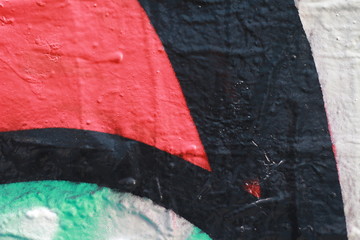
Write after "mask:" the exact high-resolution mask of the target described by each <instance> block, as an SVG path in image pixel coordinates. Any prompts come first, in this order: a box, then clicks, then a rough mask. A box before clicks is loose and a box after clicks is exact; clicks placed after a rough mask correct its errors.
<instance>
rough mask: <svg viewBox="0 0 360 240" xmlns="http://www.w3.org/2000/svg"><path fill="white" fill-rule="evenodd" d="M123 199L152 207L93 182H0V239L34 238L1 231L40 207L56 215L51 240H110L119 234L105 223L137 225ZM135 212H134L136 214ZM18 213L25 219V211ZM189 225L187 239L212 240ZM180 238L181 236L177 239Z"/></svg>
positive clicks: (146, 200) (145, 202)
mask: <svg viewBox="0 0 360 240" xmlns="http://www.w3.org/2000/svg"><path fill="white" fill-rule="evenodd" d="M125 199H128V200H127V201H128V202H132V201H133V200H134V202H138V203H140V204H142V202H143V203H144V204H145V205H146V206H154V205H153V204H152V203H151V201H150V200H148V199H140V198H138V197H135V196H133V195H131V194H128V193H116V192H114V191H112V190H111V189H108V188H101V187H98V186H97V185H96V184H87V183H71V182H66V181H41V182H26V183H13V184H6V185H0V217H1V216H6V219H5V218H4V217H3V218H4V220H3V221H1V219H0V240H14V239H22V240H30V239H31V240H32V239H33V238H29V237H26V236H25V235H26V234H25V235H24V234H23V235H21V234H20V235H19V234H18V235H16V234H13V233H10V234H9V233H6V231H5V232H1V231H2V230H4V226H5V227H6V226H8V225H9V221H13V222H14V224H16V222H19V221H18V220H17V219H20V217H19V216H20V215H19V214H18V213H19V212H21V211H22V212H24V210H25V211H26V210H30V209H34V208H39V207H42V208H44V209H45V210H46V209H48V210H49V211H50V213H55V214H56V215H57V218H58V222H57V224H58V226H57V229H56V233H55V234H54V237H53V238H52V239H51V240H99V239H104V240H112V239H113V238H111V236H112V234H113V233H116V234H118V233H119V231H118V230H117V229H115V230H116V231H115V230H113V229H110V228H111V227H110V225H111V224H110V225H105V226H104V222H114V223H116V224H113V225H111V226H119V224H117V223H118V222H120V220H117V219H118V218H121V219H122V222H121V223H123V225H126V224H127V219H129V224H132V226H133V225H136V224H134V220H133V219H134V213H133V210H132V211H131V212H129V211H128V209H126V206H125V205H123V203H124V204H125V202H126V201H125ZM123 200H124V201H123ZM135 200H136V201H135ZM149 204H150V205H149ZM138 206H139V205H138ZM135 207H136V206H135ZM109 209H110V210H109ZM164 211H165V210H164ZM16 214H17V215H16ZM55 214H54V215H55ZM138 215H139V214H138V213H135V217H136V216H138ZM9 216H10V217H9ZM21 216H22V218H26V215H24V213H23V215H21ZM142 216H143V215H142ZM11 218H13V219H11ZM14 219H15V220H14ZM104 219H105V221H104ZM131 221H132V222H131ZM135 221H136V218H135ZM10 223H11V224H12V222H10ZM124 223H125V224H124ZM6 224H7V225H6ZM119 227H120V226H119ZM122 227H123V229H126V228H127V227H126V226H122ZM113 228H115V227H113ZM192 228H193V231H192V234H191V236H190V237H188V238H187V239H186V240H209V239H211V238H210V237H209V236H208V235H206V234H205V233H203V232H201V230H200V229H198V228H196V227H192ZM19 231H22V230H19ZM121 231H122V230H121ZM127 234H129V233H127ZM24 236H25V237H24ZM114 239H117V238H114ZM121 239H122V238H121ZM125 239H126V238H125ZM130 239H138V238H130ZM159 239H160V238H159ZM161 239H162V238H161ZM171 239H173V238H171ZM176 239H178V238H176ZM34 240H37V239H34ZM149 240H150V239H149ZM179 240H182V239H180V238H179Z"/></svg>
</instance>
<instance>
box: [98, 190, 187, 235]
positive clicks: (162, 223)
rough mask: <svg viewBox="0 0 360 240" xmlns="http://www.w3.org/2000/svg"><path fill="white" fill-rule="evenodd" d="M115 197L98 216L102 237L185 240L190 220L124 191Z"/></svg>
mask: <svg viewBox="0 0 360 240" xmlns="http://www.w3.org/2000/svg"><path fill="white" fill-rule="evenodd" d="M118 198H119V199H117V202H119V204H118V205H117V206H116V205H114V206H112V207H109V208H108V209H107V210H106V211H105V212H106V214H105V215H104V216H103V217H102V218H100V219H99V223H100V225H99V229H100V230H101V229H106V233H105V236H107V237H106V238H104V239H106V240H144V239H148V240H186V239H187V238H188V237H189V236H190V234H191V232H192V231H193V225H192V224H191V223H189V222H188V221H186V220H185V219H183V218H181V217H179V216H177V215H176V214H175V213H174V212H173V211H170V210H167V209H165V208H163V207H160V206H157V205H155V204H153V202H152V201H151V200H148V199H143V198H139V197H136V196H133V195H131V194H126V193H124V194H121V195H119V196H118Z"/></svg>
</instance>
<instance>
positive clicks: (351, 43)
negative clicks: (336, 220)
mask: <svg viewBox="0 0 360 240" xmlns="http://www.w3.org/2000/svg"><path fill="white" fill-rule="evenodd" d="M297 7H298V9H299V13H300V17H301V21H302V24H303V26H304V29H305V31H306V34H307V37H308V39H309V41H310V44H311V48H312V52H313V56H314V59H315V64H316V68H317V71H318V74H319V80H320V83H321V88H322V91H323V95H324V101H325V107H326V112H327V117H328V120H329V128H330V130H331V136H332V142H333V144H334V145H335V147H336V160H337V166H338V169H339V176H340V183H341V189H342V194H343V200H344V206H345V214H346V223H347V229H348V236H349V239H352V240H355V239H359V238H360V210H359V201H358V196H359V190H358V189H360V185H359V184H360V182H359V181H358V172H359V170H360V162H359V158H360V142H359V138H358V136H359V131H360V100H359V97H360V80H359V79H360V72H359V66H360V48H359V39H360V27H359V22H360V15H359V11H360V1H357V0H348V1H337V0H331V1H325V0H319V1H314V0H301V1H298V2H297Z"/></svg>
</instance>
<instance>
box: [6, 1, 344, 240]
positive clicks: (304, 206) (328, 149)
mask: <svg viewBox="0 0 360 240" xmlns="http://www.w3.org/2000/svg"><path fill="white" fill-rule="evenodd" d="M296 4H297V6H298V7H299V9H301V4H302V3H301V2H296ZM301 13H302V12H301V10H300V14H301ZM0 17H1V23H0V25H1V26H0V32H1V35H3V36H5V37H4V38H0V53H1V54H0V55H1V56H0V76H1V79H2V80H1V84H0V90H1V91H0V98H1V99H2V101H1V102H0V130H1V132H0V183H1V184H2V185H0V204H2V207H1V208H0V209H1V210H0V219H1V220H0V238H1V237H2V238H4V239H39V240H47V239H49V240H50V239H55V240H57V239H59V240H60V239H64V240H67V239H75V240H76V239H81V240H84V239H85V240H86V239H89V240H90V239H91V240H92V239H108V240H115V239H116V240H117V239H136V240H140V239H173V240H196V239H202V240H207V239H214V240H232V239H246V240H253V239H254V240H255V239H256V240H259V239H260V240H265V239H276V240H290V239H306V240H315V239H316V240H318V239H320V240H321V239H336V240H342V239H347V229H346V224H345V217H344V206H343V201H342V194H341V191H340V184H339V178H338V172H337V165H336V161H335V157H334V153H333V150H332V149H333V148H332V141H331V138H330V133H329V130H328V121H327V116H326V113H325V107H324V101H323V95H322V91H321V86H320V82H319V80H318V75H317V71H316V69H315V64H314V61H313V57H312V52H311V49H310V45H309V42H308V40H307V38H306V35H305V31H304V30H303V27H302V23H301V21H300V17H299V14H298V10H297V8H296V5H295V3H294V2H293V1H288V0H280V1H278V2H277V4H274V3H273V2H271V1H267V0H251V1H247V0H245V1H235V0H234V1H233V0H230V1H225V0H224V1H223V0H219V1H210V0H209V1H180V0H174V1H150V0H139V1H135V0H122V1H110V0H104V1H92V0H91V1H76V0H66V1H65V0H61V1H58V0H56V1H55V0H45V1H33V0H27V1H23V2H19V1H1V0H0ZM304 26H306V25H304ZM305 30H306V27H305ZM309 39H310V38H309ZM320 79H321V75H320ZM321 84H322V85H323V82H321ZM325 95H326V94H325ZM325 95H324V96H325ZM326 99H327V98H326V97H325V106H327V100H326ZM330 124H332V122H331V121H330ZM340 176H341V175H340ZM44 229H45V230H44Z"/></svg>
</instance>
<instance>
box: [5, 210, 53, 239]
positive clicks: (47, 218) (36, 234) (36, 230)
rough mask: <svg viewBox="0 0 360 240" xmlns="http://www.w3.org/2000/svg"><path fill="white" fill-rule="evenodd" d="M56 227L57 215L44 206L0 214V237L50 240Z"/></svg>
mask: <svg viewBox="0 0 360 240" xmlns="http://www.w3.org/2000/svg"><path fill="white" fill-rule="evenodd" d="M58 227H59V221H58V216H57V215H56V213H54V212H52V211H51V210H49V209H47V208H45V207H37V208H32V209H28V210H20V211H18V212H16V213H8V214H0V238H1V239H17V238H16V237H18V238H26V239H29V240H52V239H53V238H54V236H55V234H56V231H57V230H58Z"/></svg>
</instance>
